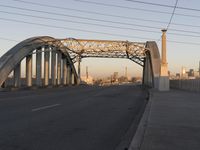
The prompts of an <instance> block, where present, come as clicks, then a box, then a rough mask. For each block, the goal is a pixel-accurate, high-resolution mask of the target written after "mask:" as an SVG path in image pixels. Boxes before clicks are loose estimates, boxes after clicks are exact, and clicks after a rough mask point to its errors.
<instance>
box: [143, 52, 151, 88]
mask: <svg viewBox="0 0 200 150" xmlns="http://www.w3.org/2000/svg"><path fill="white" fill-rule="evenodd" d="M152 78H153V76H152V68H151V62H150V55H147V57H146V58H145V62H144V68H143V84H144V85H147V86H150V87H152V86H153V80H152Z"/></svg>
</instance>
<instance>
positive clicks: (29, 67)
mask: <svg viewBox="0 0 200 150" xmlns="http://www.w3.org/2000/svg"><path fill="white" fill-rule="evenodd" d="M26 85H27V86H28V87H31V86H32V55H28V56H27V57H26Z"/></svg>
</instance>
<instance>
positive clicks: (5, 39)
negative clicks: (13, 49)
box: [0, 37, 20, 42]
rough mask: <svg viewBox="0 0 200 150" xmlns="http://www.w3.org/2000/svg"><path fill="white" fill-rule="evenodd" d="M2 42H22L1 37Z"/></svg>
mask: <svg viewBox="0 0 200 150" xmlns="http://www.w3.org/2000/svg"><path fill="white" fill-rule="evenodd" d="M0 40H4V41H10V42H20V41H18V40H14V39H9V38H4V37H0Z"/></svg>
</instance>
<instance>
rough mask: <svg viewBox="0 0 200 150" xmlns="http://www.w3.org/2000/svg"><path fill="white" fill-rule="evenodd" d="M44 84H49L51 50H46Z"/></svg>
mask: <svg viewBox="0 0 200 150" xmlns="http://www.w3.org/2000/svg"><path fill="white" fill-rule="evenodd" d="M44 85H45V86H48V85H49V51H47V49H46V51H45V52H44Z"/></svg>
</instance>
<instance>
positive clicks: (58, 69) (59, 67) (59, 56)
mask: <svg viewBox="0 0 200 150" xmlns="http://www.w3.org/2000/svg"><path fill="white" fill-rule="evenodd" d="M57 56H58V57H57V85H60V84H61V59H62V54H61V53H60V52H58V53H57Z"/></svg>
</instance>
